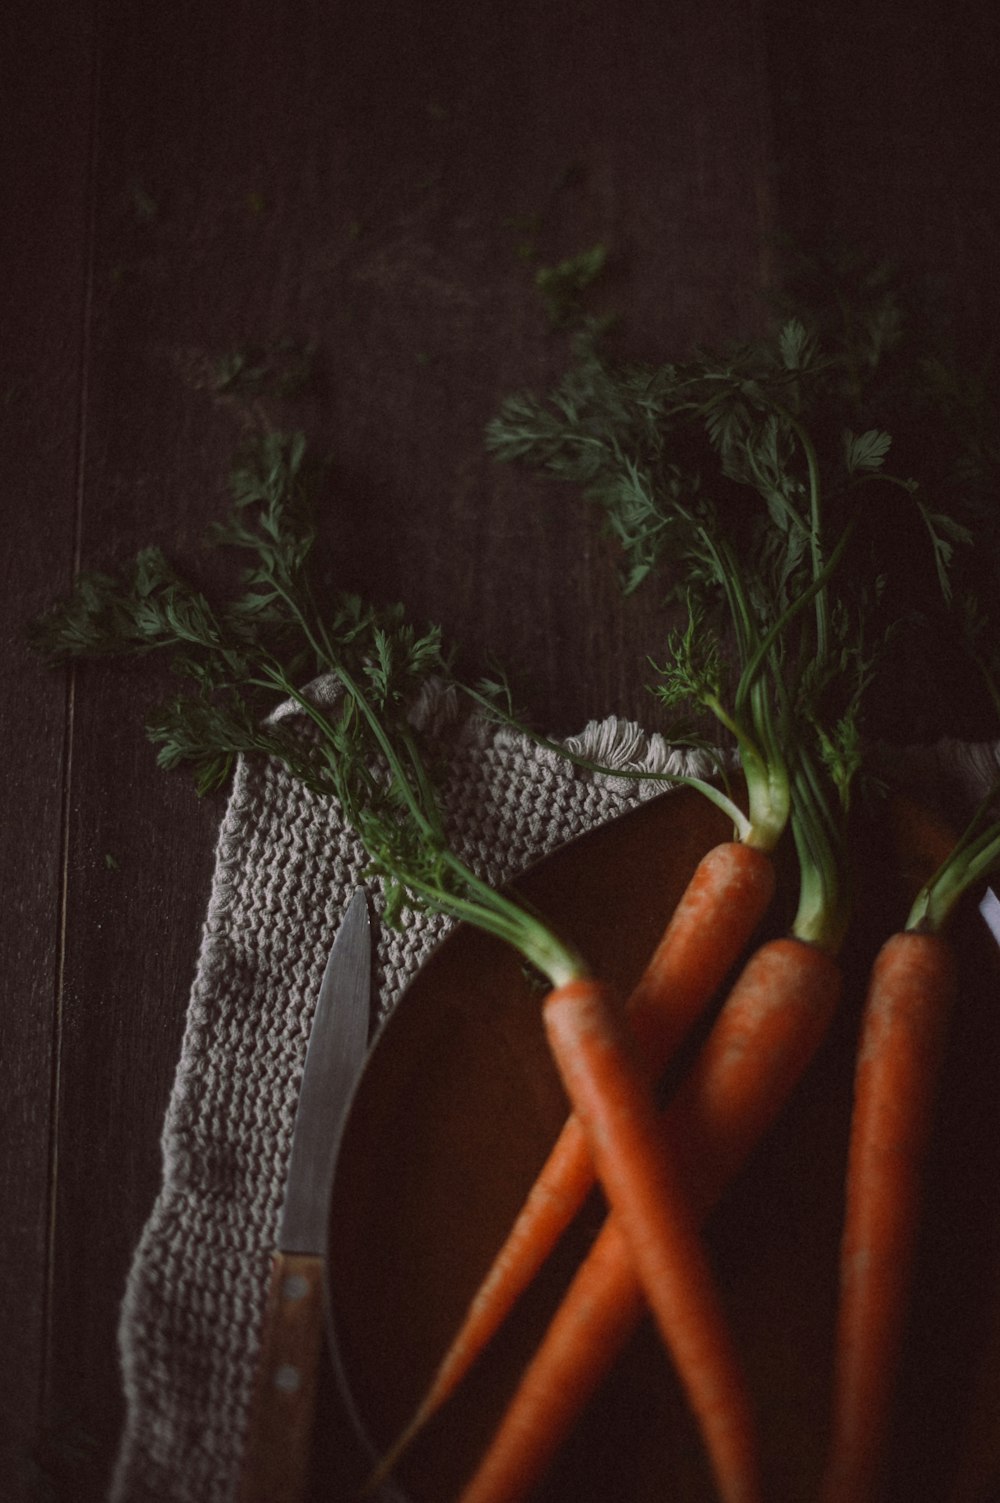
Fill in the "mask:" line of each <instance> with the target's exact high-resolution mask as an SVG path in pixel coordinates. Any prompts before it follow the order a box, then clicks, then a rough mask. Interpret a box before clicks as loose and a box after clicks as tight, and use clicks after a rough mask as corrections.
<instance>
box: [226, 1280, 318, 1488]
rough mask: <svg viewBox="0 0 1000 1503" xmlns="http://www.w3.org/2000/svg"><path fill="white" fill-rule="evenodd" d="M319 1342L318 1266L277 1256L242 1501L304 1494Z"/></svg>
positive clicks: (263, 1341) (245, 1465)
mask: <svg viewBox="0 0 1000 1503" xmlns="http://www.w3.org/2000/svg"><path fill="white" fill-rule="evenodd" d="M322 1337H323V1264H322V1261H321V1260H320V1259H319V1258H314V1257H309V1256H306V1255H304V1254H294V1253H280V1252H277V1253H275V1255H274V1258H273V1260H272V1263H271V1283H270V1287H269V1289H268V1297H267V1311H266V1314H265V1316H264V1331H263V1337H262V1345H261V1352H260V1359H259V1362H258V1365H257V1374H256V1383H255V1387H254V1393H253V1399H252V1402H251V1408H250V1423H249V1428H248V1430H247V1439H246V1446H245V1449H244V1460H243V1472H242V1478H241V1484H240V1492H239V1500H240V1503H299V1500H300V1499H301V1498H302V1496H303V1494H304V1492H305V1487H306V1481H307V1478H308V1470H309V1458H310V1451H311V1445H312V1431H313V1416H314V1411H315V1407H316V1378H317V1373H318V1368H319V1354H320V1346H321V1342H322Z"/></svg>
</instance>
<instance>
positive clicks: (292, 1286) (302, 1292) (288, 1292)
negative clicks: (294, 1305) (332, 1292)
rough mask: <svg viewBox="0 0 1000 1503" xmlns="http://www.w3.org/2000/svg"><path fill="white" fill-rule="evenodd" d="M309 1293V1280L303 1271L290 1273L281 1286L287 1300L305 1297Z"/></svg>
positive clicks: (283, 1295)
mask: <svg viewBox="0 0 1000 1503" xmlns="http://www.w3.org/2000/svg"><path fill="white" fill-rule="evenodd" d="M308 1293H309V1280H308V1279H307V1278H305V1276H304V1275H303V1274H301V1273H290V1274H289V1275H288V1277H287V1279H286V1280H285V1282H284V1283H283V1284H282V1286H281V1297H282V1299H286V1300H300V1299H305V1297H306V1295H307V1294H308Z"/></svg>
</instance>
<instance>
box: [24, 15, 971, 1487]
mask: <svg viewBox="0 0 1000 1503" xmlns="http://www.w3.org/2000/svg"><path fill="white" fill-rule="evenodd" d="M993 12H994V7H993V6H992V5H989V4H986V3H980V4H973V3H962V0H956V3H953V4H950V5H948V6H942V5H920V4H917V5H912V6H905V7H904V6H899V5H897V4H893V3H890V0H870V3H868V4H866V5H864V6H860V5H859V6H851V5H846V6H845V5H843V4H840V5H835V4H833V3H832V0H820V3H817V4H813V5H803V4H801V3H800V0H666V3H664V0H636V3H631V4H630V3H624V4H622V5H619V6H613V5H610V4H608V3H607V0H576V3H575V4H570V3H567V0H549V3H547V4H542V5H539V4H537V3H534V0H504V3H502V4H501V3H498V0H484V3H481V4H468V3H459V0H437V3H435V0H428V3H424V4H420V3H416V0H410V3H407V0H375V3H371V4H367V5H355V6H345V5H342V4H341V5H337V4H332V5H331V4H327V3H324V0H299V3H297V4H288V3H280V0H271V3H267V4H265V3H260V0H232V3H228V4H227V3H223V4H219V5H206V4H203V3H201V0H176V3H172V4H165V5H154V4H148V5H146V4H143V5H135V4H125V3H122V0H89V3H88V0H80V3H77V4H69V3H62V4H60V3H59V0H54V3H50V4H49V5H47V6H39V5H37V4H29V3H27V0H8V4H7V6H6V7H5V10H4V17H3V22H2V23H0V31H2V44H0V76H2V80H3V90H2V94H0V100H2V112H3V113H2V117H0V123H2V130H0V153H2V161H3V176H2V197H0V210H2V228H0V271H2V282H0V289H2V290H0V329H2V332H0V367H2V370H0V433H2V439H0V461H2V483H0V508H2V513H0V514H2V518H3V523H4V547H3V551H2V570H3V587H2V589H0V613H2V614H0V619H2V642H3V656H2V686H3V694H2V706H0V717H2V728H3V744H4V757H5V767H4V776H3V780H2V784H0V800H2V813H0V831H2V840H0V849H2V860H3V898H2V918H0V976H2V978H3V988H4V994H3V1003H2V1012H0V1143H2V1145H3V1153H4V1166H3V1185H4V1194H3V1202H2V1204H3V1211H2V1215H0V1291H2V1293H0V1301H2V1308H3V1316H4V1318H3V1328H2V1329H3V1342H2V1346H3V1361H2V1363H0V1496H2V1497H3V1499H8V1498H10V1499H15V1498H16V1499H21V1498H25V1499H36V1498H37V1499H41V1498H59V1499H67V1500H70V1499H71V1500H73V1503H86V1500H90V1499H96V1498H99V1497H101V1496H103V1493H104V1489H105V1487H106V1483H107V1478H108V1473H109V1467H110V1463H111V1459H112V1456H113V1453H114V1449H115V1445H116V1440H117V1436H118V1433H119V1428H120V1424H121V1420H122V1402H121V1396H120V1380H119V1373H118V1365H117V1356H116V1347H115V1327H116V1322H117V1318H118V1307H119V1302H120V1299H121V1296H122V1290H123V1283H124V1279H125V1276H126V1271H127V1269H128V1266H129V1262H130V1259H131V1256H132V1252H133V1249H134V1247H135V1244H136V1240H137V1238H138V1236H139V1234H140V1231H141V1229H142V1226H143V1223H144V1220H145V1218H146V1216H147V1215H148V1213H149V1210H150V1207H151V1204H152V1201H153V1198H154V1195H155V1193H156V1189H157V1185H158V1180H159V1173H160V1160H159V1146H158V1137H159V1132H160V1127H161V1122H162V1117H163V1112H164V1108H165V1105H166V1101H167V1096H168V1092H169V1089H170V1085H171V1080H172V1076H173V1072H174V1068H175V1064H176V1059H177V1054H178V1049H179V1044H180V1039H181V1033H182V1028H183V1023H184V1014H185V1006H186V1001H187V994H188V988H189V985H190V980H191V976H192V972H193V967H194V960H195V954H196V948H197V945H198V940H199V932H200V926H201V922H202V917H203V912H204V907H205V903H206V898H207V892H208V884H209V879H210V874H211V870H212V862H213V846H214V840H215V832H216V827H217V823H218V819H219V815H220V810H221V807H222V797H221V795H220V796H217V797H213V798H209V799H206V800H204V801H201V802H199V801H198V800H197V799H196V798H195V797H194V795H193V793H192V792H191V791H190V789H189V786H188V784H187V783H186V782H185V781H183V780H182V779H180V778H176V777H168V776H164V775H163V774H161V773H159V772H157V771H156V770H155V768H154V764H153V758H152V754H151V752H150V749H149V747H148V746H147V744H146V742H145V740H144V738H143V735H142V732H141V728H140V727H141V722H142V718H143V712H144V710H145V709H146V707H148V706H149V705H150V704H151V703H152V702H153V701H154V700H155V698H156V697H157V695H158V694H159V693H160V692H161V691H162V690H163V688H164V679H163V677H162V675H161V674H160V673H159V671H158V670H156V669H154V668H152V667H144V668H142V669H132V670H130V671H127V672H122V671H118V670H116V669H113V668H107V669H105V668H103V667H90V666H88V667H86V668H85V669H81V670H79V671H76V672H74V673H65V674H64V673H59V674H46V673H44V672H43V671H42V670H41V669H40V668H39V666H38V663H37V662H36V661H35V660H33V658H32V657H31V656H30V655H29V653H28V652H27V651H26V650H25V648H24V646H23V644H22V635H21V634H22V628H23V625H24V623H25V622H26V620H28V619H29V618H30V617H32V616H33V615H34V614H35V613H37V612H38V611H39V610H41V609H42V608H43V607H44V606H45V605H46V604H47V603H48V602H49V601H50V600H51V598H52V597H53V596H54V595H55V594H56V593H58V592H60V591H62V590H63V589H64V588H65V587H66V586H67V585H68V583H69V581H70V580H71V578H72V576H73V574H74V571H75V570H77V569H78V568H80V567H81V566H83V567H92V566H96V565H100V564H102V563H107V562H109V561H111V560H114V559H118V558H122V557H123V556H128V555H131V553H132V552H134V550H135V549H136V548H137V547H138V546H140V545H142V544H144V543H146V542H148V541H153V540H155V541H159V542H161V543H163V544H164V546H166V547H167V548H168V549H169V550H170V551H171V553H172V554H173V555H174V556H175V557H176V558H178V559H179V561H180V562H182V563H184V564H187V565H189V566H191V567H197V565H198V558H199V553H198V549H199V538H200V535H201V533H202V530H203V528H204V526H205V524H206V523H207V522H208V520H209V519H210V518H211V517H212V516H213V515H215V514H217V513H218V510H219V505H220V500H221V495H222V490H223V484H224V479H225V475H226V473H227V469H228V465H229V462H230V456H231V454H232V451H233V449H234V447H235V445H236V444H237V443H238V441H239V439H240V436H241V430H242V425H243V423H244V422H245V403H246V401H247V386H246V382H245V380H241V379H240V373H241V372H243V373H244V374H245V372H246V360H247V358H250V359H251V361H252V359H253V358H255V357H254V356H253V355H252V352H253V351H254V350H256V351H258V352H259V351H261V350H263V351H264V352H269V354H270V357H271V358H274V357H275V356H276V355H277V354H279V353H280V351H281V350H282V349H283V348H284V347H285V345H286V342H290V344H291V345H292V346H294V347H295V348H297V349H301V348H304V347H306V346H308V347H311V348H312V349H313V351H314V354H313V359H312V366H311V377H310V380H309V381H308V383H307V384H306V386H305V387H304V389H303V390H302V391H301V392H300V393H299V394H298V395H297V396H294V397H290V396H289V397H269V398H267V400H268V401H269V402H270V403H271V408H270V415H271V416H272V419H273V420H274V421H277V422H287V423H288V424H289V425H295V426H301V427H303V428H304V429H305V430H306V431H307V432H308V434H309V435H310V437H311V438H312V439H313V441H314V442H315V443H316V444H317V445H319V446H320V447H321V448H323V449H325V450H329V452H330V453H331V455H332V460H333V476H334V483H333V485H332V487H331V496H332V500H331V504H330V507H329V511H328V513H327V514H326V515H325V516H324V518H323V527H324V529H325V530H326V533H327V535H328V537H329V539H330V540H331V543H332V545H333V547H334V550H335V557H336V559H337V567H338V570H339V573H340V581H339V582H340V583H341V584H343V585H345V586H348V587H350V588H354V589H357V590H358V591H360V592H362V593H363V594H364V595H366V596H368V597H369V598H373V599H379V600H389V599H401V600H403V601H404V602H405V603H406V605H407V607H408V608H409V610H410V611H411V613H412V614H413V615H414V616H416V617H417V618H428V619H434V620H437V621H439V622H440V623H441V624H442V625H443V626H444V627H445V629H446V631H447V633H448V634H449V636H450V637H451V638H453V639H454V640H455V641H457V642H459V643H460V644H461V645H462V648H463V650H464V651H465V653H466V654H467V655H468V658H469V660H470V661H471V662H477V661H478V662H480V663H481V662H482V661H483V660H485V658H486V657H487V656H488V654H489V653H490V652H491V651H492V652H496V653H499V654H500V655H501V656H502V658H503V660H504V661H505V662H506V663H507V664H508V665H509V666H510V667H511V668H512V669H514V670H515V671H516V673H517V675H518V677H519V683H520V686H521V691H522V696H523V698H524V700H525V702H526V704H527V708H528V709H529V710H530V711H531V713H532V714H533V715H534V716H535V717H536V718H537V719H538V720H539V721H541V722H542V723H544V724H546V725H547V726H548V728H549V729H552V730H556V731H570V730H573V729H577V728H579V727H580V726H581V725H582V724H583V723H584V722H585V721H586V720H587V719H588V718H590V717H592V716H601V715H605V714H608V713H624V714H627V715H632V716H636V717H639V718H642V719H644V720H648V719H649V717H650V705H649V704H648V703H647V700H646V698H645V697H644V694H643V691H642V687H641V686H642V681H643V676H644V663H643V654H644V652H646V651H647V650H650V649H653V648H655V647H656V645H657V637H656V631H657V625H658V616H657V607H656V604H655V601H652V600H650V599H647V598H645V597H643V596H638V597H636V598H634V599H633V600H631V601H629V602H627V603H624V602H623V601H622V599H621V597H620V594H619V591H618V585H617V581H616V576H615V560H614V556H613V552H612V550H611V548H610V546H609V545H608V544H607V543H606V542H604V541H602V540H601V539H600V538H599V537H598V535H597V532H596V530H595V529H594V528H593V527H592V525H591V524H590V521H589V519H588V518H586V517H585V516H584V515H583V514H582V513H581V511H580V510H579V509H574V508H572V507H570V506H569V505H568V504H565V498H561V497H560V496H558V495H557V494H555V493H554V492H551V491H546V490H545V489H544V488H543V487H541V486H539V485H538V484H537V483H535V482H533V481H531V480H530V479H528V478H527V477H525V476H524V475H520V474H517V473H514V472H512V471H508V470H501V469H499V468H498V467H497V466H496V465H494V464H493V463H492V462H491V461H490V460H489V459H488V458H487V457H486V455H485V454H484V450H483V444H482V430H483V425H484V423H485V422H486V420H487V419H488V418H489V417H490V415H491V414H492V413H493V411H494V410H495V408H496V405H497V403H498V401H499V399H500V398H501V396H502V395H503V394H505V393H506V392H508V391H509V390H511V389H514V388H517V387H520V386H524V385H529V384H536V383H538V382H540V381H543V380H545V379H546V378H547V377H548V376H551V375H554V374H555V373H557V372H558V371H559V369H560V367H561V365H562V363H563V362H564V360H565V358H566V353H567V344H566V335H565V334H564V333H560V332H558V331H553V330H552V329H551V328H550V326H549V323H548V320H547V316H546V311H545V308H544V306H543V303H542V300H541V298H540V297H539V294H538V291H537V289H536V287H535V284H534V276H535V271H536V269H537V268H538V267H539V266H546V265H553V264H555V263H558V262H559V261H560V260H562V259H563V258H565V257H567V256H572V255H575V254H576V253H578V252H579V251H581V250H584V249H586V248H588V247H590V246H592V245H595V244H597V243H602V244H604V245H606V246H607V248H608V251H609V253H610V258H609V264H608V269H607V272H606V274H605V276H604V277H603V278H602V279H601V281H600V282H599V283H597V284H595V287H594V288H593V291H592V293H591V294H590V295H589V297H590V303H589V306H591V307H592V308H593V309H594V310H595V311H615V312H617V313H619V314H620V315H621V320H622V322H621V331H620V336H619V337H620V338H621V339H622V341H623V343H624V344H625V346H626V347H629V348H631V349H633V350H634V351H635V352H636V353H639V354H642V353H650V354H654V355H655V354H660V355H666V354H668V353H674V352H678V351H683V349H684V348H685V347H686V346H687V344H688V343H689V342H690V341H691V340H692V339H695V338H699V339H704V340H711V339H715V338H720V337H724V336H728V335H730V334H736V333H739V332H743V331H745V330H746V329H748V328H752V327H753V326H754V325H755V324H756V323H758V322H759V320H760V317H761V304H760V296H759V295H760V293H761V291H762V289H763V288H765V287H766V286H767V285H768V284H769V283H770V281H771V280H772V279H773V277H774V275H775V270H776V266H777V264H778V257H779V251H778V250H777V249H776V247H777V245H778V242H779V239H780V236H781V235H783V234H786V233H790V234H792V235H793V236H795V237H798V238H799V239H801V240H803V241H804V242H806V243H808V242H810V241H814V240H816V239H817V238H818V237H822V236H824V235H825V234H827V233H828V232H829V233H831V234H833V233H842V234H844V235H845V236H847V237H848V238H850V239H853V240H855V241H860V242H862V243H865V244H868V245H870V246H871V247H873V248H874V249H875V251H876V252H877V253H880V254H882V253H884V254H887V255H889V256H891V257H894V258H896V259H897V260H898V261H899V262H900V263H901V264H902V265H903V266H904V268H906V269H907V270H908V271H910V272H913V273H914V274H916V275H918V276H922V277H927V278H929V279H930V280H931V282H932V283H933V285H934V287H935V289H936V291H937V293H938V294H939V295H940V297H941V298H942V300H943V302H944V305H945V306H946V307H947V308H948V309H949V311H950V315H951V318H952V320H953V323H954V327H955V329H956V331H957V333H958V334H959V336H960V338H961V339H962V340H968V341H970V342H975V341H980V342H983V341H986V342H988V341H989V340H991V339H992V338H995V335H996V331H997V328H998V315H1000V277H998V276H997V253H996V247H997V244H998V239H1000V236H998V231H1000V187H998V181H1000V179H998V172H997V169H998V165H1000V125H998V119H997V116H996V114H995V111H994V105H995V94H996V84H997V77H998V62H1000V59H998V26H997V23H996V21H995V20H994V19H993ZM283 358H290V357H288V356H287V354H286V355H285V357H283ZM241 362H243V363H242V364H241Z"/></svg>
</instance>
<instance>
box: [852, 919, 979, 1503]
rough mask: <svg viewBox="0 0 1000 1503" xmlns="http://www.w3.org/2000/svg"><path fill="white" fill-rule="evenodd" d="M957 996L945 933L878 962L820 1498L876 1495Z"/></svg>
mask: <svg viewBox="0 0 1000 1503" xmlns="http://www.w3.org/2000/svg"><path fill="white" fill-rule="evenodd" d="M955 990H956V971H955V961H954V955H953V951H952V948H951V945H950V944H949V942H948V940H946V939H944V938H942V937H941V936H939V935H934V934H921V933H916V932H912V931H911V932H904V933H901V934H896V935H893V936H892V938H891V939H889V940H887V941H886V943H885V944H884V945H883V947H882V949H881V951H880V952H879V954H878V956H877V957H876V960H875V964H874V966H873V969H872V975H871V981H870V985H869V990H868V996H867V999H866V1002H865V1011H864V1017H863V1022H862V1031H861V1039H860V1043H859V1050H858V1059H857V1066H856V1072H855V1084H854V1104H853V1108H852V1114H851V1137H850V1145H849V1150H848V1164H847V1178H846V1189H845V1209H844V1227H843V1234H842V1242H841V1255H840V1296H839V1307H838V1317H837V1330H836V1336H835V1343H834V1350H835V1359H834V1379H833V1415H832V1422H831V1435H830V1444H829V1454H828V1459H827V1466H826V1471H825V1475H824V1481H823V1488H822V1498H823V1503H871V1500H872V1499H874V1498H875V1497H876V1496H877V1489H878V1478H879V1472H880V1470H881V1467H882V1464H883V1459H884V1450H885V1445H886V1437H887V1432H888V1428H889V1424H890V1420H891V1410H892V1402H893V1391H894V1387H895V1377H896V1372H897V1368H898V1364H899V1356H900V1349H901V1345H902V1340H903V1334H904V1329H905V1322H906V1312H907V1305H908V1300H909V1291H910V1282H911V1273H912V1265H913V1256H914V1247H915V1243H916V1238H917V1234H918V1229H919V1220H920V1204H921V1199H922V1193H921V1182H922V1169H923V1163H924V1158H925V1153H926V1147H927V1141H928V1138H929V1135H930V1131H931V1126H932V1120H933V1108H934V1098H935V1094H936V1091H935V1086H936V1081H937V1076H938V1072H939V1069H940V1064H941V1059H942V1057H943V1054H944V1044H945V1034H946V1024H947V1018H948V1015H949V1013H950V1011H951V1005H952V1002H953V999H954V995H955Z"/></svg>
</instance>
